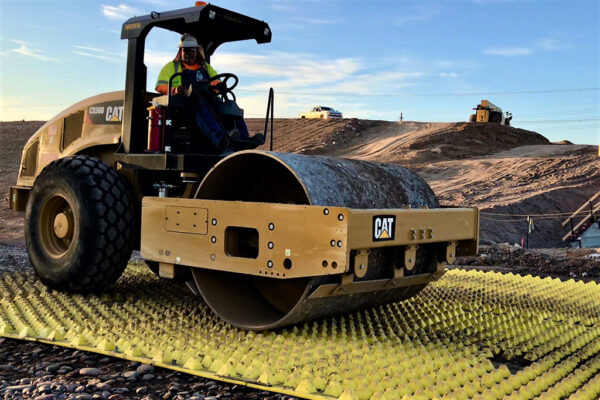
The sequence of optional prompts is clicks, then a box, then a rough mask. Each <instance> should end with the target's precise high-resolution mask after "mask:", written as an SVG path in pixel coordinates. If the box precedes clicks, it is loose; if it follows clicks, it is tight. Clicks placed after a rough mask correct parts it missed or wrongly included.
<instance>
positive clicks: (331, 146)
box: [0, 119, 600, 247]
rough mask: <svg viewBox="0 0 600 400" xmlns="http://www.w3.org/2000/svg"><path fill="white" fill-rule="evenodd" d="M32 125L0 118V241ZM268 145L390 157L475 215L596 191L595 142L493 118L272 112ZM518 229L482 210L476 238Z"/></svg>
mask: <svg viewBox="0 0 600 400" xmlns="http://www.w3.org/2000/svg"><path fill="white" fill-rule="evenodd" d="M41 124H42V122H39V121H32V122H4V123H0V139H1V142H2V145H3V150H4V151H3V152H2V153H1V154H2V155H1V156H0V193H2V196H1V198H2V204H1V205H0V207H1V209H0V218H1V219H2V223H1V224H0V241H4V242H6V241H15V240H16V241H20V240H22V237H23V234H22V227H23V223H22V215H21V214H18V213H14V212H12V211H10V210H7V205H8V196H7V192H8V187H9V186H10V185H11V184H13V183H14V182H15V181H16V173H17V169H18V164H19V159H20V156H21V150H22V148H23V144H24V143H25V142H26V140H27V139H28V138H29V136H30V135H31V134H33V133H34V132H35V130H36V129H37V128H38V127H39V126H40V125H41ZM247 124H248V128H249V130H250V131H251V132H262V131H263V129H264V120H262V119H248V120H247ZM562 143H567V142H566V141H563V142H562ZM261 148H262V149H265V150H266V149H268V143H267V144H265V145H264V146H262V147H261ZM273 148H274V150H275V151H281V152H294V153H303V154H318V155H325V156H337V157H348V158H354V159H361V160H369V161H380V162H392V163H397V164H400V165H403V166H406V167H409V168H411V169H413V170H414V171H416V172H417V173H418V174H420V175H421V176H422V177H423V178H425V179H426V180H427V182H428V183H429V184H430V185H431V186H432V188H433V190H434V191H435V192H436V194H437V195H438V197H439V199H440V201H441V202H442V204H446V205H459V206H477V207H479V208H480V209H481V210H482V211H483V212H484V213H486V212H487V213H494V214H519V215H537V214H550V213H552V214H553V213H562V212H568V211H572V210H575V209H576V208H578V207H579V206H580V205H581V204H583V202H584V201H586V200H587V199H588V198H589V197H591V196H592V195H593V194H594V193H596V192H597V191H599V190H600V158H599V157H598V155H597V147H596V146H585V145H572V144H552V143H550V142H549V141H548V140H547V139H546V138H545V137H543V136H542V135H540V134H538V133H536V132H531V131H527V130H523V129H518V128H513V127H507V126H501V125H497V124H473V123H465V122H448V123H428V122H413V121H405V122H402V123H398V122H389V121H370V120H359V119H339V120H316V119H302V120H301V119H276V120H275V123H274V140H273ZM561 222H562V219H561V218H559V217H558V218H557V217H555V218H547V217H543V218H538V217H534V223H535V231H534V232H533V234H532V235H531V237H530V242H529V243H530V246H532V247H555V246H561V245H563V243H562V240H561V238H562V236H563V235H564V234H565V233H566V230H565V228H563V227H561V225H560V223H561ZM526 229H527V223H526V221H525V217H523V216H519V217H511V216H506V215H489V214H488V215H485V214H484V215H483V218H482V220H481V238H482V239H483V240H484V243H485V242H486V241H487V242H499V243H502V242H510V243H520V242H521V239H522V238H523V237H524V236H525V232H526Z"/></svg>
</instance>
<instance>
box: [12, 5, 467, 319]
mask: <svg viewBox="0 0 600 400" xmlns="http://www.w3.org/2000/svg"><path fill="white" fill-rule="evenodd" d="M152 29H166V30H170V31H174V32H177V33H179V34H181V35H183V36H186V37H188V38H189V37H190V36H191V37H193V38H195V39H196V40H197V41H198V46H202V49H203V52H204V55H205V58H206V60H207V61H210V57H211V55H212V54H214V52H215V50H216V49H217V48H218V47H219V46H220V45H221V44H223V43H227V42H233V41H239V40H248V39H254V40H256V42H257V43H267V42H270V41H271V29H270V27H269V25H268V24H266V23H265V22H262V21H258V20H256V19H253V18H250V17H247V16H244V15H241V14H238V13H235V12H233V11H229V10H226V9H223V8H220V7H217V6H214V5H211V4H204V3H201V2H200V3H198V5H197V6H195V7H191V8H185V9H180V10H174V11H168V12H152V13H150V14H149V15H146V16H141V17H135V18H131V19H129V20H128V21H126V22H125V23H124V24H123V27H122V31H121V38H122V39H126V40H127V41H128V53H127V72H126V87H125V90H124V91H120V92H111V93H105V94H101V95H98V96H94V97H91V98H88V99H86V100H83V101H81V102H79V103H77V104H75V105H73V106H71V107H69V108H67V109H66V110H64V111H63V112H61V113H60V114H58V115H57V116H56V117H54V118H52V119H51V120H50V121H48V122H47V123H46V124H44V125H43V126H42V127H41V128H40V129H39V130H38V131H37V132H36V133H35V134H34V135H33V136H32V137H31V138H30V139H29V141H28V142H27V143H26V145H25V148H24V150H23V155H22V159H21V164H20V170H19V174H18V181H17V184H16V185H15V186H12V187H11V188H10V207H11V208H12V209H14V210H18V211H25V220H26V221H25V239H26V246H27V251H28V253H29V257H30V260H31V264H32V265H33V267H34V269H35V271H36V273H37V275H38V276H39V278H40V279H41V280H42V281H43V282H44V283H45V284H46V285H48V286H49V287H52V288H54V289H57V290H62V291H70V292H77V293H84V294H85V293H92V292H98V291H101V290H103V289H104V288H106V287H107V286H108V285H111V284H113V283H114V282H115V281H116V280H117V279H118V278H119V276H120V275H121V273H122V272H123V270H124V269H125V267H126V265H127V262H128V260H129V259H130V256H131V252H132V251H133V250H136V249H139V250H140V253H141V256H142V257H143V258H144V259H145V260H146V263H147V264H148V266H149V267H150V269H151V270H152V271H153V272H154V273H156V274H157V275H158V276H160V277H161V278H164V279H172V280H174V281H179V282H183V283H185V284H186V285H187V286H188V287H189V288H190V289H191V290H192V292H194V293H195V294H197V295H199V296H201V297H202V298H203V299H204V301H206V303H207V304H208V305H209V306H210V308H211V309H212V310H213V311H214V312H215V313H216V314H217V315H219V316H220V317H221V318H223V319H224V320H226V321H228V322H229V323H231V324H232V325H234V326H237V327H240V328H243V329H250V330H264V329H273V328H278V327H282V326H287V325H290V324H295V323H298V322H302V321H306V320H310V319H314V318H318V317H322V316H326V315H332V314H336V313H341V312H348V311H351V310H356V309H359V308H364V307H369V306H373V305H377V304H385V303H390V302H396V301H399V300H402V299H406V298H409V297H411V296H414V295H415V294H417V293H418V292H419V291H420V290H421V289H422V288H423V287H425V285H427V283H429V282H431V281H434V280H437V279H439V278H440V277H441V276H442V275H443V273H444V268H445V264H447V263H452V262H453V261H454V259H455V258H456V257H457V256H462V255H472V254H475V253H476V252H477V247H478V230H479V214H478V211H477V209H475V208H448V207H443V208H442V207H440V205H439V203H438V201H437V199H436V197H435V195H434V193H433V191H432V190H431V189H430V187H429V186H428V185H427V183H426V182H425V181H424V180H423V179H421V178H420V177H419V176H417V175H416V174H414V173H412V172H410V171H409V170H407V169H405V168H403V167H400V166H398V165H394V164H381V163H374V162H365V161H357V160H349V159H340V158H329V157H320V156H306V155H301V154H287V153H278V152H273V151H272V147H273V146H272V143H273V108H274V107H273V103H274V101H273V98H274V96H273V91H272V89H271V91H270V92H269V98H268V102H267V113H266V120H265V129H264V132H261V133H257V134H255V135H253V136H251V135H250V134H248V133H247V129H246V125H245V123H244V116H243V110H242V109H241V108H239V107H238V105H237V103H236V99H235V95H234V93H233V88H234V87H235V85H236V84H237V81H238V79H237V76H235V75H233V74H220V75H217V76H213V77H210V78H208V79H206V77H204V76H201V74H200V73H198V71H190V70H183V71H179V72H176V73H175V74H174V75H173V76H171V77H170V79H169V81H168V83H167V84H168V91H167V94H165V95H162V96H161V95H160V94H159V93H156V92H154V91H149V90H147V88H146V81H147V72H146V71H147V70H146V66H145V65H144V49H145V41H146V38H147V36H148V33H149V32H150V31H151V30H152ZM183 40H184V39H183V38H182V41H183ZM185 40H187V39H185ZM175 79H179V81H180V82H181V85H180V86H182V87H183V88H184V89H185V90H183V91H177V90H173V88H175V84H174V81H175ZM269 126H270V130H269V129H268V128H269ZM269 138H270V144H271V145H270V149H271V150H270V151H263V150H256V149H257V148H258V147H259V146H261V145H265V143H266V141H267V140H268V139H269ZM263 147H265V146H263ZM156 295H157V296H160V293H157V294H156Z"/></svg>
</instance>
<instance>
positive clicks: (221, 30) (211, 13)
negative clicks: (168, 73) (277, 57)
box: [121, 2, 271, 59]
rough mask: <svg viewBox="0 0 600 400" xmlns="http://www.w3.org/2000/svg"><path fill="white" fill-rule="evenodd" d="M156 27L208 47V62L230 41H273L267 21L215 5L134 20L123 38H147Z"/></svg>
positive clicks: (205, 5)
mask: <svg viewBox="0 0 600 400" xmlns="http://www.w3.org/2000/svg"><path fill="white" fill-rule="evenodd" d="M199 3H202V2H199ZM154 27H159V28H164V29H168V30H170V31H174V32H177V33H179V34H184V33H189V34H192V35H193V36H194V37H196V39H197V40H198V42H199V43H201V44H202V46H203V47H204V52H205V54H206V57H207V59H208V58H209V57H210V56H211V55H212V54H213V53H214V52H215V50H216V48H217V47H219V46H220V45H221V44H223V43H226V42H234V41H238V40H247V39H255V40H256V42H257V43H259V44H260V43H268V42H270V41H271V29H270V28H269V25H268V24H267V23H266V22H263V21H258V20H256V19H254V18H250V17H247V16H245V15H242V14H238V13H236V12H233V11H229V10H226V9H224V8H220V7H217V6H214V5H212V4H204V5H199V6H196V7H190V8H183V9H180V10H173V11H166V12H157V11H153V12H152V13H150V14H149V15H144V16H141V17H134V18H130V19H128V20H127V21H126V22H125V23H124V24H123V27H122V29H121V39H143V38H145V37H146V35H147V34H148V32H149V31H150V30H151V29H152V28H154Z"/></svg>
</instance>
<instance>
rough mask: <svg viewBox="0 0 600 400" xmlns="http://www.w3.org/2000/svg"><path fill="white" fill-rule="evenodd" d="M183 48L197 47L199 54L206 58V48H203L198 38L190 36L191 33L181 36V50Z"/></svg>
mask: <svg viewBox="0 0 600 400" xmlns="http://www.w3.org/2000/svg"><path fill="white" fill-rule="evenodd" d="M183 47H195V48H197V49H198V52H199V53H200V55H201V56H202V58H205V56H204V48H203V47H202V45H201V44H200V43H198V41H197V40H196V38H195V37H193V36H192V35H190V34H189V33H184V34H183V35H182V36H181V39H180V40H179V48H183Z"/></svg>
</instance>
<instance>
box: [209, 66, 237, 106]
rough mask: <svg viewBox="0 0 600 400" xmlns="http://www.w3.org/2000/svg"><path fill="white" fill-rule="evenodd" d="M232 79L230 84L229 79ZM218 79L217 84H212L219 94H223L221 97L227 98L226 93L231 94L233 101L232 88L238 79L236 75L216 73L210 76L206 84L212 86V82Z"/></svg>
mask: <svg viewBox="0 0 600 400" xmlns="http://www.w3.org/2000/svg"><path fill="white" fill-rule="evenodd" d="M230 79H231V80H233V83H232V84H231V85H229V84H228V82H229V80H230ZM216 81H220V82H219V83H218V84H214V87H215V88H216V89H218V90H219V94H220V95H221V96H223V98H225V99H228V98H227V95H228V94H231V96H232V97H233V101H235V94H234V93H233V89H235V87H236V86H237V84H238V82H239V81H240V80H239V78H238V77H237V75H234V74H232V73H229V72H226V73H224V74H218V75H215V76H213V77H212V78H210V80H209V82H208V84H209V86H210V87H213V82H216Z"/></svg>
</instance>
